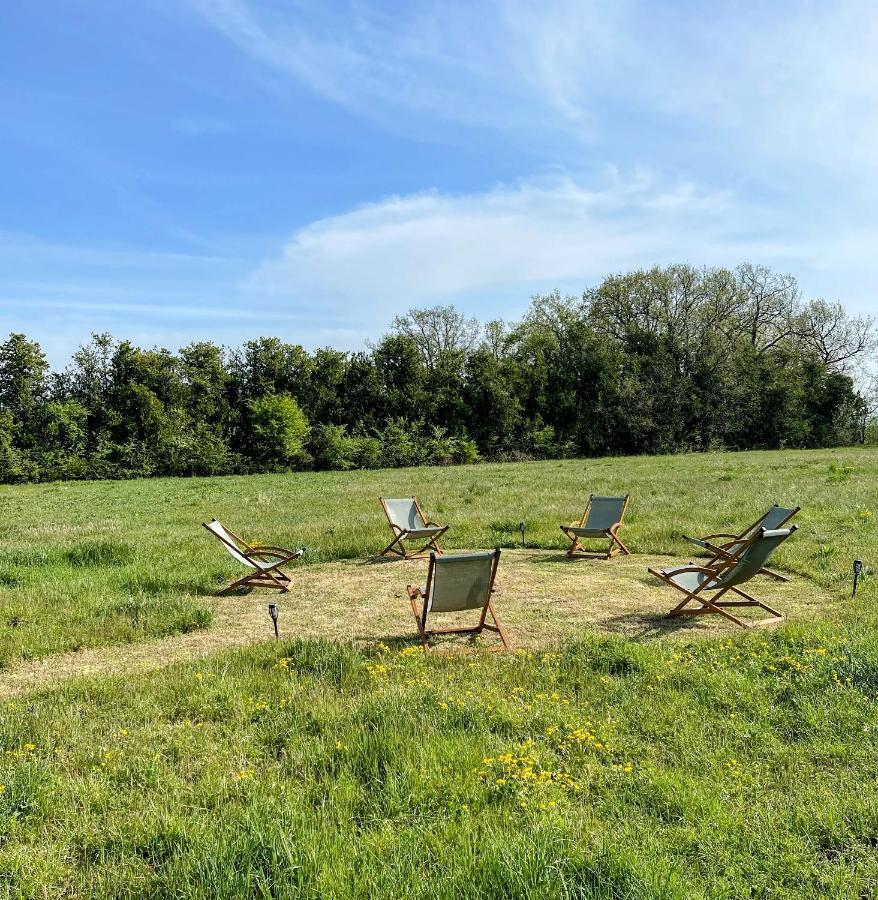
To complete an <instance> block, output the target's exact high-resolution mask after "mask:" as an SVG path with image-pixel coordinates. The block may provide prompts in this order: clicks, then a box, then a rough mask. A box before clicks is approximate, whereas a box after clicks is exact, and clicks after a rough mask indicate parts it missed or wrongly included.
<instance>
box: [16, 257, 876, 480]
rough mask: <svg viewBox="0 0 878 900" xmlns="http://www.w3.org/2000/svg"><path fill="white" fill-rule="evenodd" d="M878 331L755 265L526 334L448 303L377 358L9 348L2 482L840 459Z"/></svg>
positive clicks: (860, 418) (854, 425) (564, 315)
mask: <svg viewBox="0 0 878 900" xmlns="http://www.w3.org/2000/svg"><path fill="white" fill-rule="evenodd" d="M875 337H876V336H875V328H874V323H873V322H872V320H871V319H869V318H867V317H862V316H860V317H857V316H852V315H850V314H849V313H847V312H846V311H845V309H844V308H843V307H842V306H841V305H840V304H838V303H829V302H826V301H823V300H810V301H805V300H803V298H802V296H801V294H800V291H799V289H798V286H797V284H796V281H795V279H794V278H793V277H792V276H790V275H785V274H780V273H776V272H773V271H771V270H769V269H767V268H765V267H763V266H755V265H750V264H744V265H741V266H739V267H738V268H736V269H734V270H730V269H725V268H700V269H698V268H693V267H691V266H687V265H674V266H668V267H665V268H654V269H650V270H640V271H635V272H630V273H628V274H623V275H612V276H610V277H607V278H605V279H604V280H603V281H602V282H601V283H600V284H599V285H597V286H596V287H594V288H591V289H589V290H586V291H585V292H584V293H583V294H582V295H581V296H576V297H572V296H562V295H561V294H560V293H559V292H554V293H551V294H548V295H544V296H535V297H533V298H532V302H531V306H530V309H529V311H528V312H527V314H526V315H525V316H524V318H523V319H522V320H521V321H520V322H516V323H511V324H510V323H505V322H503V321H500V320H495V321H491V322H488V323H487V324H484V325H482V324H480V323H479V322H477V321H476V320H474V319H468V318H466V317H465V316H463V315H462V314H461V313H459V312H458V311H457V310H455V309H454V308H453V307H450V306H436V307H432V308H430V309H414V310H411V311H410V312H409V313H408V314H406V315H404V316H400V317H397V318H396V319H394V321H393V323H392V324H391V326H390V328H389V329H388V331H387V333H386V334H385V335H384V336H383V337H382V338H381V339H380V340H379V341H377V343H375V344H374V345H373V346H370V347H369V349H368V350H366V351H363V352H354V353H350V352H341V351H338V350H333V349H329V348H324V349H318V350H315V351H313V352H308V351H306V350H305V349H303V348H302V347H301V346H299V345H297V344H294V343H287V342H285V341H283V340H281V339H280V338H277V337H263V338H259V339H258V340H251V341H247V342H246V343H244V344H243V346H241V347H238V348H234V349H227V348H224V347H221V346H218V345H216V344H214V343H211V342H209V341H198V342H195V343H192V344H189V345H188V346H186V347H183V348H182V349H181V350H179V351H178V352H176V353H174V352H171V351H169V350H165V349H157V348H153V349H143V348H140V347H136V346H134V345H133V344H132V343H131V342H129V341H126V340H115V339H114V338H112V337H111V336H110V335H107V334H95V335H93V336H92V338H91V340H90V341H89V343H87V344H85V345H84V346H82V347H80V348H79V350H78V351H77V352H76V353H75V354H74V355H73V358H72V360H71V362H70V364H69V365H68V366H67V367H66V368H65V369H64V370H63V371H58V372H53V371H50V367H49V365H48V363H47V361H46V357H45V356H44V354H43V352H42V350H41V349H40V346H39V344H38V343H36V342H34V341H31V340H28V338H27V337H26V336H25V335H22V334H15V333H13V334H11V335H10V336H9V338H8V340H6V341H5V343H3V344H2V345H0V481H2V482H6V483H15V482H27V481H47V480H60V479H72V478H128V477H137V476H151V475H218V474H231V473H248V472H270V471H283V470H292V469H352V468H378V467H393V466H408V465H418V464H424V463H426V464H449V463H463V462H474V461H476V460H478V459H495V460H508V459H533V458H536V459H540V458H552V457H565V456H602V455H613V454H638V453H668V452H676V451H684V450H710V449H723V448H728V449H735V450H740V449H754V448H781V447H827V446H836V445H848V444H854V443H861V442H863V441H865V440H867V438H868V437H869V436H871V435H873V433H874V432H875V424H874V422H873V421H872V418H871V415H870V405H869V402H868V396H867V394H868V392H867V391H865V390H864V389H863V388H862V386H861V384H862V382H861V380H860V381H858V380H857V379H856V378H855V376H856V374H857V372H858V371H864V370H865V367H866V365H867V362H868V361H869V360H870V358H871V356H872V355H873V354H874V351H875V346H876V342H875Z"/></svg>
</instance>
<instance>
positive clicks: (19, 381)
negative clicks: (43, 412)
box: [0, 333, 49, 445]
mask: <svg viewBox="0 0 878 900" xmlns="http://www.w3.org/2000/svg"><path fill="white" fill-rule="evenodd" d="M48 371H49V364H48V362H47V361H46V357H45V354H44V353H43V351H42V349H41V348H40V345H39V344H38V343H36V342H35V341H29V340H28V339H27V338H26V337H25V336H24V335H23V334H16V333H13V334H10V335H9V339H8V340H7V341H6V342H5V343H3V344H0V411H5V412H8V413H9V415H10V417H11V421H12V428H13V434H14V439H15V441H16V442H17V443H19V445H22V443H23V444H25V445H28V444H29V442H30V440H31V439H32V438H33V437H35V435H34V434H33V425H34V422H33V418H34V414H35V411H36V410H37V408H38V406H39V405H40V404H41V403H42V402H43V401H44V400H45V398H46V373H47V372H48Z"/></svg>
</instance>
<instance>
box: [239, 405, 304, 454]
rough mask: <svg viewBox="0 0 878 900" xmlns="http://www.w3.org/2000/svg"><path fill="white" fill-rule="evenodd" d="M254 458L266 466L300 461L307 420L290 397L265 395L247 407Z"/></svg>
mask: <svg viewBox="0 0 878 900" xmlns="http://www.w3.org/2000/svg"><path fill="white" fill-rule="evenodd" d="M250 429H251V438H252V444H253V451H254V456H255V457H256V459H257V460H259V461H260V462H262V463H264V464H265V465H267V466H269V467H274V466H281V467H285V466H290V465H292V464H293V463H295V462H296V461H301V459H302V454H303V449H304V447H303V445H304V442H305V438H306V437H307V435H308V420H307V419H306V418H305V414H304V413H303V412H302V410H301V409H300V408H299V404H298V403H296V401H295V400H294V399H293V398H292V397H291V396H290V395H289V394H268V395H266V396H264V397H260V398H259V399H258V400H254V401H253V402H252V403H251V404H250Z"/></svg>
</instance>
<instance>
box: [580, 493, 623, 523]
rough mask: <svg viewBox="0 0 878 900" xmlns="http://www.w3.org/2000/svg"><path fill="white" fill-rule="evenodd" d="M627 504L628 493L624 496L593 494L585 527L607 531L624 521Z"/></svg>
mask: <svg viewBox="0 0 878 900" xmlns="http://www.w3.org/2000/svg"><path fill="white" fill-rule="evenodd" d="M627 505H628V494H625V496H624V497H595V495H594V494H592V495H591V498H590V499H589V502H588V515H587V517H586V520H585V523H584V527H585V528H594V529H597V530H600V531H607V530H608V529H610V528H612V527H613V526H614V525H615V524H616V523H617V522H621V521H622V516H624V515H625V507H626V506H627Z"/></svg>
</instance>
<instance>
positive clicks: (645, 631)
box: [600, 612, 705, 641]
mask: <svg viewBox="0 0 878 900" xmlns="http://www.w3.org/2000/svg"><path fill="white" fill-rule="evenodd" d="M698 618H699V617H698V616H675V617H674V618H668V615H667V613H663V612H630V613H622V614H621V615H618V616H610V617H609V618H606V619H602V620H601V622H600V627H601V628H602V629H604V630H605V631H609V632H610V633H611V634H618V635H620V636H621V637H625V638H629V639H630V640H641V641H644V640H645V641H649V640H657V639H660V638H664V637H668V636H669V635H672V634H679V633H681V632H684V631H691V632H699V631H701V632H703V631H705V628H704V623H702V622H698V621H696V620H697V619H698Z"/></svg>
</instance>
